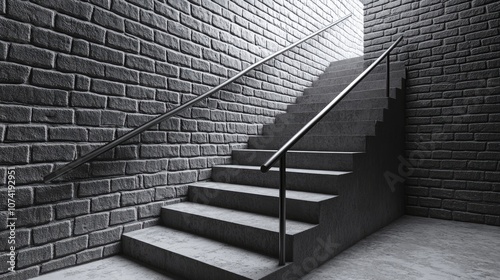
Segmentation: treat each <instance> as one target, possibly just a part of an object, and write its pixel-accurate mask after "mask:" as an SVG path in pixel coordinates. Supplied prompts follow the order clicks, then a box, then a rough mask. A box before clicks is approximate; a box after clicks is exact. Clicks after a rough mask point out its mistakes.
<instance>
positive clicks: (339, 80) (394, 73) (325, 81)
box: [313, 71, 405, 87]
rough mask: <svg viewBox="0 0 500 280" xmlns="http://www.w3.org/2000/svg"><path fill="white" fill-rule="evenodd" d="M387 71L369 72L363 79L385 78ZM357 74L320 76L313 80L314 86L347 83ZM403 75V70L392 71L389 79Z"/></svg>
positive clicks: (399, 77)
mask: <svg viewBox="0 0 500 280" xmlns="http://www.w3.org/2000/svg"><path fill="white" fill-rule="evenodd" d="M386 75H387V73H370V75H368V76H366V77H365V78H364V79H363V81H376V80H385V79H386ZM358 76H359V75H348V76H342V77H336V78H330V77H322V78H320V79H318V80H317V81H315V82H313V86H314V87H320V86H328V85H335V84H348V83H350V82H352V81H354V79H356V78H357V77H358ZM404 77H405V72H404V71H392V72H391V77H390V79H402V78H404Z"/></svg>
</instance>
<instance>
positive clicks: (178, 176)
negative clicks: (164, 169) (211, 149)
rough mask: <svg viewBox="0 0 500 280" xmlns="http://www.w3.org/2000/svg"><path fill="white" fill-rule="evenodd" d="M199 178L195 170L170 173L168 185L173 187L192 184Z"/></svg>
mask: <svg viewBox="0 0 500 280" xmlns="http://www.w3.org/2000/svg"><path fill="white" fill-rule="evenodd" d="M197 177H198V176H197V172H196V171H195V170H187V171H179V172H170V173H168V183H169V184H171V185H177V184H187V183H192V182H195V181H196V180H197Z"/></svg>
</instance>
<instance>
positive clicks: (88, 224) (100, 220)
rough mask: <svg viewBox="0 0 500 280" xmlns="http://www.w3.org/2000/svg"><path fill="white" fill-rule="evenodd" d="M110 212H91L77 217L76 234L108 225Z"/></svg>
mask: <svg viewBox="0 0 500 280" xmlns="http://www.w3.org/2000/svg"><path fill="white" fill-rule="evenodd" d="M108 224H109V213H99V214H91V215H87V216H81V217H76V218H75V224H74V234H75V235H81V234H85V233H89V232H94V231H97V230H100V229H104V228H106V227H108Z"/></svg>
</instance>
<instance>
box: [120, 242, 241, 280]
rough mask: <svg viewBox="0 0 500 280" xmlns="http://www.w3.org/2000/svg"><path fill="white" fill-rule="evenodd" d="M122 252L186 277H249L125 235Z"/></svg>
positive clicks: (239, 279) (237, 278) (212, 278)
mask: <svg viewBox="0 0 500 280" xmlns="http://www.w3.org/2000/svg"><path fill="white" fill-rule="evenodd" d="M122 252H123V253H124V254H125V255H127V256H130V257H132V258H135V259H138V260H140V261H142V262H145V263H146V264H149V265H152V266H153V267H155V268H157V269H160V270H164V271H168V272H169V273H173V274H176V275H179V276H181V277H185V278H186V279H207V280H219V279H231V280H244V279H247V278H245V277H243V276H240V275H237V274H234V273H231V272H229V271H226V270H223V269H219V268H217V267H215V266H212V265H209V264H205V263H203V262H199V261H196V260H193V259H191V258H187V257H185V256H182V255H179V254H176V253H173V252H170V251H167V250H165V249H162V248H158V247H156V246H153V245H151V244H148V243H144V242H141V241H139V240H136V239H133V238H130V237H128V236H125V235H124V236H123V237H122Z"/></svg>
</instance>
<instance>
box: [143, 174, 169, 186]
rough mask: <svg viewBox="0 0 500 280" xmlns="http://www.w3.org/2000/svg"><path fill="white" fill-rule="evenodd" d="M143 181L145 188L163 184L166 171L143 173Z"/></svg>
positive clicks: (164, 183)
mask: <svg viewBox="0 0 500 280" xmlns="http://www.w3.org/2000/svg"><path fill="white" fill-rule="evenodd" d="M143 181H144V182H143V184H144V187H145V188H151V187H157V186H164V185H166V184H167V174H166V173H157V174H145V175H143Z"/></svg>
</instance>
